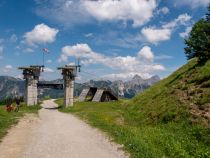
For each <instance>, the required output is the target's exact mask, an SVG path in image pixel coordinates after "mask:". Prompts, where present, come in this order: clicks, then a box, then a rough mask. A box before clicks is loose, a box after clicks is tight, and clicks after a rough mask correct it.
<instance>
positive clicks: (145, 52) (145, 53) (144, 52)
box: [138, 46, 154, 61]
mask: <svg viewBox="0 0 210 158" xmlns="http://www.w3.org/2000/svg"><path fill="white" fill-rule="evenodd" d="M138 55H139V57H140V58H141V57H142V58H143V59H145V60H148V61H153V60H154V54H153V52H152V50H151V48H150V47H148V46H144V47H143V48H142V49H141V50H140V51H139V53H138Z"/></svg>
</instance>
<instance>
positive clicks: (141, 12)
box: [83, 0, 157, 27]
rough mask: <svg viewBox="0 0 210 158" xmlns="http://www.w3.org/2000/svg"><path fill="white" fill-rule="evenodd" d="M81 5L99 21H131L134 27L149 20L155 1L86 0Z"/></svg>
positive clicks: (155, 4)
mask: <svg viewBox="0 0 210 158" xmlns="http://www.w3.org/2000/svg"><path fill="white" fill-rule="evenodd" d="M83 5H84V7H85V9H86V10H87V12H88V13H89V14H90V15H92V16H93V17H95V18H96V19H97V20H99V21H104V20H108V21H111V20H123V21H127V20H132V21H133V26H135V27H136V26H141V25H143V24H144V23H146V22H148V21H149V20H150V18H151V17H152V16H153V11H154V9H155V8H156V6H157V3H156V0H120V1H119V0H98V1H90V0H87V1H83Z"/></svg>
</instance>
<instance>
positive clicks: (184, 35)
mask: <svg viewBox="0 0 210 158" xmlns="http://www.w3.org/2000/svg"><path fill="white" fill-rule="evenodd" d="M191 30H192V27H191V26H189V27H187V28H186V29H185V32H181V33H179V36H180V37H182V38H187V37H188V36H189V33H190V32H191Z"/></svg>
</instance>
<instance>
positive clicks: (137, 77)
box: [132, 75, 143, 80]
mask: <svg viewBox="0 0 210 158" xmlns="http://www.w3.org/2000/svg"><path fill="white" fill-rule="evenodd" d="M132 80H143V78H142V77H141V76H139V75H135V76H134V77H133V79H132Z"/></svg>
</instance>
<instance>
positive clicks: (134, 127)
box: [56, 100, 210, 158]
mask: <svg viewBox="0 0 210 158" xmlns="http://www.w3.org/2000/svg"><path fill="white" fill-rule="evenodd" d="M56 102H57V103H58V104H59V105H62V100H57V101H56ZM127 106H128V104H127V101H126V102H124V101H120V102H111V103H92V102H86V103H76V104H75V106H74V107H70V108H60V111H62V112H65V113H73V114H75V115H77V116H79V117H80V118H81V119H83V120H85V121H86V122H88V123H89V124H90V125H92V126H93V127H97V128H99V129H101V130H102V131H104V132H106V133H108V134H109V135H110V136H111V137H112V138H113V140H114V141H115V142H117V143H119V144H123V146H124V149H125V150H126V151H127V152H129V153H130V155H131V157H132V158H160V157H170V158H171V157H173V158H181V157H183V158H185V157H186V158H188V157H189V158H191V157H196V158H197V157H199V158H208V157H210V146H209V145H210V141H209V133H210V130H207V129H205V128H203V127H202V126H199V125H192V124H190V123H189V122H188V121H181V122H167V123H158V124H146V123H142V124H139V123H138V122H135V120H132V121H133V122H132V123H131V122H130V121H131V120H127V119H126V117H127V116H128V115H131V111H130V110H129V109H128V107H127ZM133 113H135V111H133ZM136 121H137V120H136Z"/></svg>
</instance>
